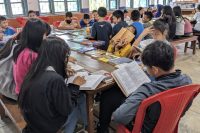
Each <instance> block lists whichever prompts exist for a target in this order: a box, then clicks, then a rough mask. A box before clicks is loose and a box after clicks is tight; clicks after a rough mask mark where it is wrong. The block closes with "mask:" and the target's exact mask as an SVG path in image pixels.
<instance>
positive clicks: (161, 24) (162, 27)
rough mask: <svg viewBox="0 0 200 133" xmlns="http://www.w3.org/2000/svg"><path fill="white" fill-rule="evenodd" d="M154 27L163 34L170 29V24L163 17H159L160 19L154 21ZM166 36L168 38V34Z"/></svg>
mask: <svg viewBox="0 0 200 133" xmlns="http://www.w3.org/2000/svg"><path fill="white" fill-rule="evenodd" d="M153 28H154V29H155V30H159V31H160V32H161V33H162V34H163V33H164V32H165V31H167V32H168V31H169V25H168V24H167V23H166V22H165V20H163V19H158V20H156V21H154V23H153ZM166 38H168V36H167V37H166Z"/></svg>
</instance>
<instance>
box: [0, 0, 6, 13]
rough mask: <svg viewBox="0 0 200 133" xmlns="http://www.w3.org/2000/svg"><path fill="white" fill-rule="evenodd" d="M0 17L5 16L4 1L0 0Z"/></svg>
mask: <svg viewBox="0 0 200 133" xmlns="http://www.w3.org/2000/svg"><path fill="white" fill-rule="evenodd" d="M0 11H1V12H0V15H6V9H5V4H4V0H0Z"/></svg>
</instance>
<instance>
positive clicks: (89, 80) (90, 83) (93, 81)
mask: <svg viewBox="0 0 200 133" xmlns="http://www.w3.org/2000/svg"><path fill="white" fill-rule="evenodd" d="M104 78H105V76H103V75H88V76H85V80H86V83H85V84H83V85H81V87H80V90H94V89H96V87H97V86H98V85H99V84H100V83H101V81H102V80H103V79H104Z"/></svg>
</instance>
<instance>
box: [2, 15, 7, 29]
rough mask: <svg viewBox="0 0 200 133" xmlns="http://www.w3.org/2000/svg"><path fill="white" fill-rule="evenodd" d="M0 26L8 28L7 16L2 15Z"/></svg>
mask: <svg viewBox="0 0 200 133" xmlns="http://www.w3.org/2000/svg"><path fill="white" fill-rule="evenodd" d="M0 27H1V28H2V29H6V28H8V21H7V18H6V17H4V16H0Z"/></svg>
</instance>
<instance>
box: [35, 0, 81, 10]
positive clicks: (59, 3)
mask: <svg viewBox="0 0 200 133" xmlns="http://www.w3.org/2000/svg"><path fill="white" fill-rule="evenodd" d="M78 3H79V0H39V5H40V12H41V13H58V12H66V11H72V12H73V11H79V5H78Z"/></svg>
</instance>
